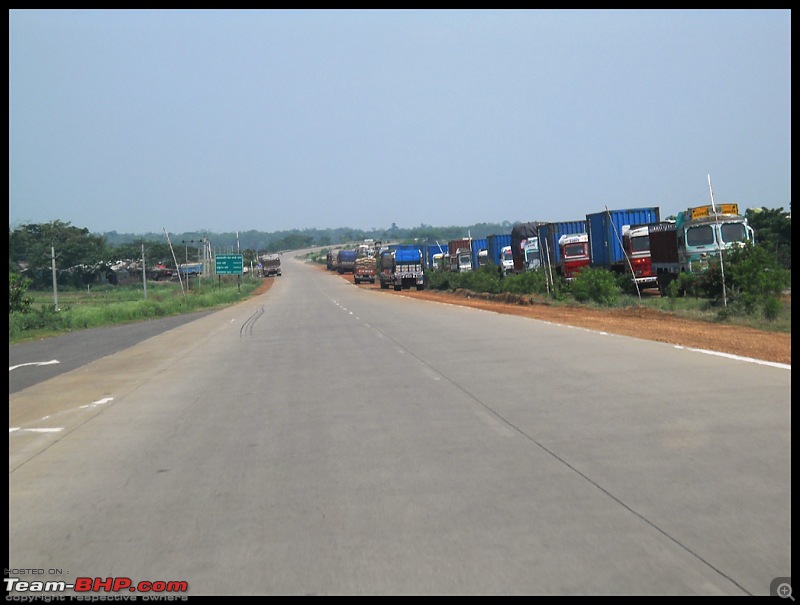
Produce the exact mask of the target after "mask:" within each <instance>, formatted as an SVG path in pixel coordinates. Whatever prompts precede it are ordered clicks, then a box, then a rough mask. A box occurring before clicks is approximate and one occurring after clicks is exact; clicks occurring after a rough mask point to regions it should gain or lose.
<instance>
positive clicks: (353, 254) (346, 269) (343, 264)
mask: <svg viewBox="0 0 800 605" xmlns="http://www.w3.org/2000/svg"><path fill="white" fill-rule="evenodd" d="M357 258H358V252H357V251H356V250H339V253H338V254H337V256H336V271H337V272H338V273H339V275H342V274H343V273H353V271H354V270H355V267H356V259H357Z"/></svg>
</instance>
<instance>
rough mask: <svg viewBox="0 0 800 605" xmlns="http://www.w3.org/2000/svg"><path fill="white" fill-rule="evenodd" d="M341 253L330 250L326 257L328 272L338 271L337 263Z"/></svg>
mask: <svg viewBox="0 0 800 605" xmlns="http://www.w3.org/2000/svg"><path fill="white" fill-rule="evenodd" d="M338 255H339V252H338V251H337V250H328V254H327V255H326V257H325V261H326V264H325V266H326V267H327V269H328V271H336V261H337V259H338Z"/></svg>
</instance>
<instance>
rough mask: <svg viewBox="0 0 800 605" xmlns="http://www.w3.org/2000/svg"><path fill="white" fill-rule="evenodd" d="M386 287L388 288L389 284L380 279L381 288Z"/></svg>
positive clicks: (384, 288) (385, 288)
mask: <svg viewBox="0 0 800 605" xmlns="http://www.w3.org/2000/svg"><path fill="white" fill-rule="evenodd" d="M388 288H389V284H387V283H386V282H385V281H382V282H381V290H387V289H388Z"/></svg>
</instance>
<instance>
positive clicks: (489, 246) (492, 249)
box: [486, 233, 514, 275]
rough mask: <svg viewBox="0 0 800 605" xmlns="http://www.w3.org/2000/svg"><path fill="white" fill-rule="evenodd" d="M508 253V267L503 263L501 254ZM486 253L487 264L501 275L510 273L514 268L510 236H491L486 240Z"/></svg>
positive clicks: (506, 234) (507, 234)
mask: <svg viewBox="0 0 800 605" xmlns="http://www.w3.org/2000/svg"><path fill="white" fill-rule="evenodd" d="M505 250H507V251H508V260H509V262H510V267H509V266H507V265H506V264H505V263H504V257H503V253H504V251H505ZM486 252H487V256H488V262H489V263H492V264H494V265H495V266H496V267H497V268H498V270H500V271H501V272H502V273H503V275H505V274H506V273H508V272H510V270H511V269H513V268H514V261H513V259H512V257H511V234H510V233H505V234H500V235H498V234H492V235H489V236H487V238H486Z"/></svg>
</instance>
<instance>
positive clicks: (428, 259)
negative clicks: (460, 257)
mask: <svg viewBox="0 0 800 605" xmlns="http://www.w3.org/2000/svg"><path fill="white" fill-rule="evenodd" d="M436 254H443V255H444V256H445V257H446V256H447V243H445V244H444V245H442V244H428V245H427V246H425V266H426V267H427V268H428V269H440V268H441V267H437V266H435V263H434V262H433V257H434V256H435V255H436Z"/></svg>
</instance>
